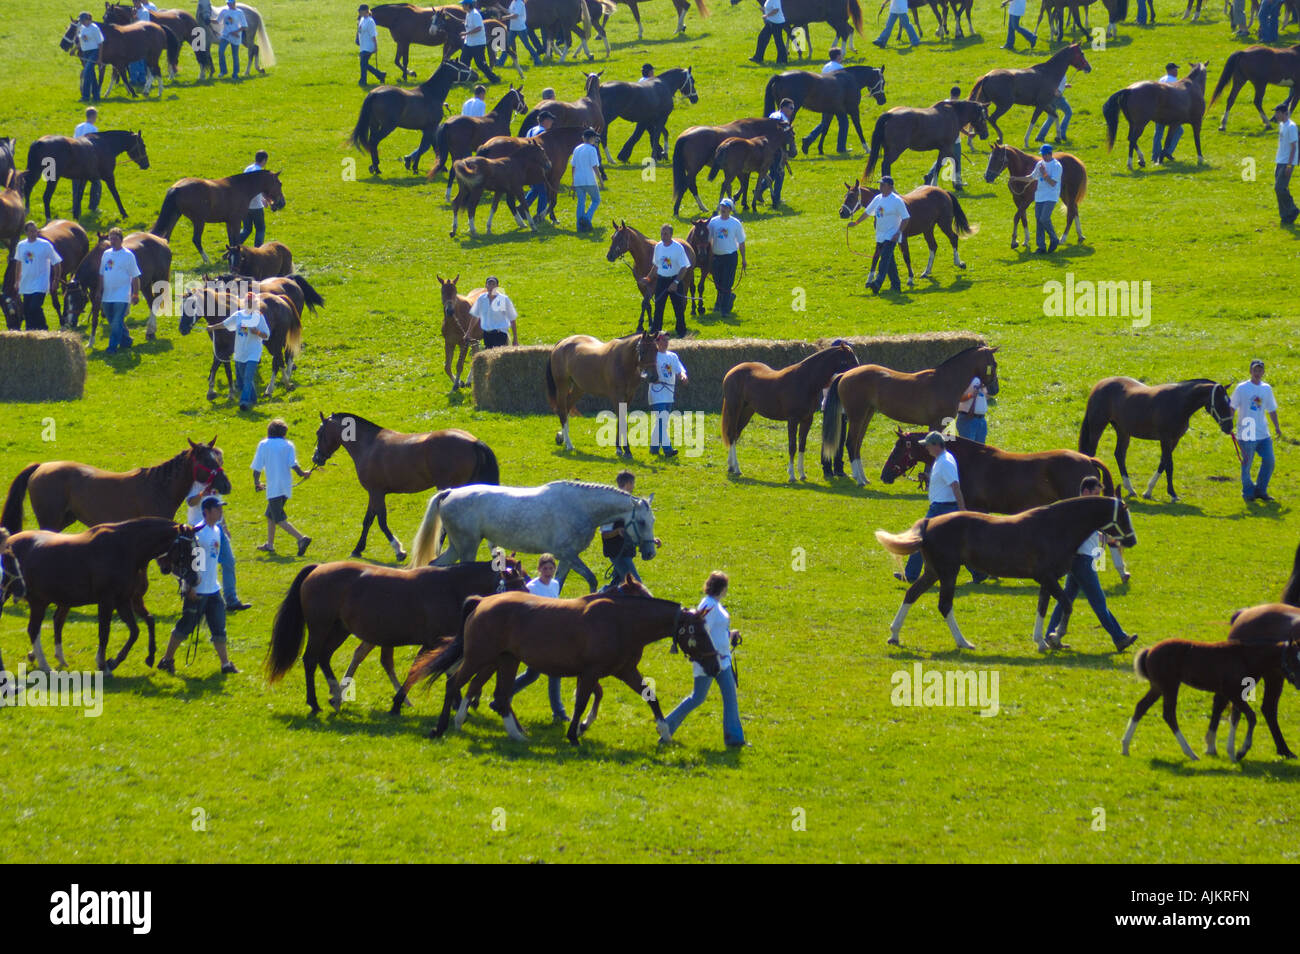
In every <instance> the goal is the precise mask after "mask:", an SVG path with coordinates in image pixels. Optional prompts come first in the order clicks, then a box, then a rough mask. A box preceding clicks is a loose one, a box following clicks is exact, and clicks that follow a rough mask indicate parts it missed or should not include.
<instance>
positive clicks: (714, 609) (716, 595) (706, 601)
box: [660, 570, 749, 748]
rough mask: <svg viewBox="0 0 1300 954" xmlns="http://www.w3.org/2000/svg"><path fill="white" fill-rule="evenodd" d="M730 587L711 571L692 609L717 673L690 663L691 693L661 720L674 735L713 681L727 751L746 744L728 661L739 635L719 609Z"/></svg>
mask: <svg viewBox="0 0 1300 954" xmlns="http://www.w3.org/2000/svg"><path fill="white" fill-rule="evenodd" d="M730 585H731V579H730V578H729V577H728V576H727V574H725V573H723V572H722V571H721V570H714V571H713V572H712V573H710V574H709V578H708V579H707V580H705V582H704V598H703V599H702V600H700V603H699V606H697V607H696V609H699V610H703V611H704V613H705V616H704V630H705V632H706V633H708V635H709V641H710V642H711V643H712V644H713V651H714V652H716V653H717V654H718V673H717V675H714V676H710V675H709V674H708V673H706V672H705V671H704V667H703V666H701V665H700V664H699V663H697V662H692V663H691V668H692V670H693V671H694V675H695V683H694V686H693V689H692V692H691V694H690V695H689V696H687V697H686V698H685V699H683V700H682V701H681V702H679V703H678V704H677V707H676V708H675V709H673V711H672V712H670V713H668V715H667V716H665V717H664V720H665V721H666V722H667V723H668V725H669V727H670V728H671V729H672V731H673V732H674V733H676V732H677V730H678V729H679V728H680V727H681V724H682V723H683V722H684V721H686V717H687V716H688V715H690V714H691V713H692V712H693V711H694V710H695V709H697V708H699V706H700V704H701V703H703V702H704V700H705V699H706V698H708V695H709V686H710V685H712V684H713V683H714V682H715V681H716V682H717V683H718V691H719V692H721V693H722V741H723V742H724V743H726V745H727V747H728V748H743V747H745V746H748V745H749V743H748V742H746V741H745V728H744V726H743V725H741V722H740V703H739V702H738V701H737V700H736V690H737V689H738V688H740V677H739V676H737V675H736V668H735V663H734V660H733V659H732V658H731V650H732V649H733V648H734V647H735V646H736V645H737V644H738V643H739V641H740V634H738V633H735V632H733V631H732V629H731V614H730V613H728V612H727V611H726V610H725V609H724V608H723V606H722V598H723V597H724V596H726V595H727V588H728V587H729V586H730ZM660 744H661V745H664V744H667V743H665V742H661V743H660Z"/></svg>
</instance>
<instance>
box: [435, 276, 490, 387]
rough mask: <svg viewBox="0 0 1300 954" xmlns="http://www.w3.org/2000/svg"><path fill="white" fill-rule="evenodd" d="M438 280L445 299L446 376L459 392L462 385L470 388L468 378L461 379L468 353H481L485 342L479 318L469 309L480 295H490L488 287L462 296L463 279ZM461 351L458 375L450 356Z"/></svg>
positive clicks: (443, 317) (443, 305)
mask: <svg viewBox="0 0 1300 954" xmlns="http://www.w3.org/2000/svg"><path fill="white" fill-rule="evenodd" d="M437 277H438V283H439V284H440V285H441V286H442V291H441V292H440V295H441V297H442V341H443V345H444V350H445V353H446V360H445V361H444V362H443V366H442V367H443V370H444V371H446V372H447V377H449V378H451V389H452V390H453V391H456V390H458V389H459V388H460V387H461V386H462V385H464V386H466V387H468V386H469V378H465V379H464V380H463V381H462V380H461V376H460V375H461V372H462V371H464V370H465V356H466V354H468V353H476V352H477V351H478V347H479V342H481V341H482V340H483V329H482V327H480V325H479V320H478V317H477V316H476V315H471V314H470V313H469V309H470V306H471V305H473V304H474V302H476V301H478V299H479V296H480V295H483V294H485V293H486V292H487V289H486V288H473V289H470V292H469V294H468V295H462V294H460V293H459V292H457V291H456V283H457V282H458V281H460V276H459V275H457V276H456V277H455V278H443V277H442V276H441V275H439V276H437ZM457 348H460V360H459V361H457V362H456V373H455V374H452V373H451V356H452V355H453V354H454V353H455V351H456V349H457Z"/></svg>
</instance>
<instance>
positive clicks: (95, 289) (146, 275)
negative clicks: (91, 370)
mask: <svg viewBox="0 0 1300 954" xmlns="http://www.w3.org/2000/svg"><path fill="white" fill-rule="evenodd" d="M97 238H98V241H97V242H96V244H95V247H94V248H93V249H91V250H90V251H89V252H87V253H86V254H85V256H84V257H83V258H82V259H81V264H80V265H78V266H77V267H76V270H75V271H73V273H72V278H71V279H70V280H69V281H68V283H67V285H66V286H65V288H64V295H63V311H62V315H61V321H62V324H63V327H64V328H75V327H77V322H78V321H79V320H80V318H81V313H82V312H83V311H84V310H85V308H86V306H87V305H89V306H90V347H92V348H93V347H94V346H95V333H96V331H97V329H98V327H99V313H100V307H101V304H102V302H101V300H100V294H101V290H100V278H99V264H100V262H101V261H102V259H103V257H104V252H106V251H108V249H109V248H110V245H109V241H108V237H107V236H106V235H104V234H103V233H99V234H98V235H97ZM122 247H123V248H125V249H127V250H129V251H130V252H131V254H132V255H134V256H135V262H136V265H138V266H139V267H140V297H141V298H143V299H144V301H145V306H146V307H147V308H148V309H149V320H148V321H147V322H146V324H145V337H146V338H147V339H148V340H149V341H153V340H154V338H156V337H157V336H158V315H157V314H156V312H155V310H154V309H155V306H156V305H158V304H160V303H161V302H160V299H161V300H163V301H165V296H166V295H167V293H168V289H169V288H170V284H169V283H170V280H171V267H172V250H171V245H170V244H168V242H167V240H166V239H163V238H159V237H158V236H156V235H154V234H153V233H152V232H132V233H131V234H130V235H128V236H126V237H125V238H124V239H122Z"/></svg>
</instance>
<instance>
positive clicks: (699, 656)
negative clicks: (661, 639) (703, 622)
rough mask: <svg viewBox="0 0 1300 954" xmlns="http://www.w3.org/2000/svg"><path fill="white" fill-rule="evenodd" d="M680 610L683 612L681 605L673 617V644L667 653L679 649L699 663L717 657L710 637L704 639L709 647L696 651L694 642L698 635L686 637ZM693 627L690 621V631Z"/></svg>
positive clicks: (692, 660)
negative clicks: (705, 650) (702, 650)
mask: <svg viewBox="0 0 1300 954" xmlns="http://www.w3.org/2000/svg"><path fill="white" fill-rule="evenodd" d="M682 612H683V610H682V607H681V606H678V607H677V616H676V617H675V618H674V619H673V645H672V649H670V650H669V653H675V652H677V651H678V650H679V649H680V650H681V653H682V655H684V656H686V657H687V658H688V659H690V660H691V662H697V663H701V664H703V661H704V660H706V659H709V658H713V659H717V657H718V651H717V650H716V649H715V648H714V647H713V640H711V639H708V640H706V641H707V642H708V645H709V649H708V651H707V652H698V651H696V642H697V640H698V638H699V637H698V636H695V635H692V636H691V637H690V638H689V639H687V634H686V627H685V626H683V625H682ZM694 629H695V624H694V623H692V624H691V631H692V633H694ZM705 635H706V637H707V635H708V634H707V633H706V634H705Z"/></svg>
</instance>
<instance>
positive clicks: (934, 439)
mask: <svg viewBox="0 0 1300 954" xmlns="http://www.w3.org/2000/svg"><path fill="white" fill-rule="evenodd" d="M925 449H926V451H928V452H929V454H930V456H931V457H932V458H934V463H933V464H932V465H931V466H930V490H929V496H930V506H929V507H928V508H927V509H926V511H925V516H926V517H927V518H929V517H937V516H939V515H940V514H945V513H952V512H953V511H955V510H965V509H966V498H965V497H964V496H963V495H962V492H961V477H960V475H959V474H958V472H957V459H956V458H955V457H953V456H952V453H951V452H950V451H949V450H947V449H946V448H945V447H944V441H943V435H942V434H940V433H939V432H938V431H931V432H930V433H929V434H926V435H925ZM924 563H925V557H924V556H922V554H921V552H920V551H919V550H918V551H917V552H916V553H913V554H912V555H911V556H910V557H908V558H907V565H906V566H905V567H904V568H903V573H902V579H903V580H905V581H906V582H908V583H915V582H916V581H917V580H918V579H919V578H920V576H921V567H922V566H923V565H924ZM895 576H898V574H895ZM891 642H892V640H891Z"/></svg>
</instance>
